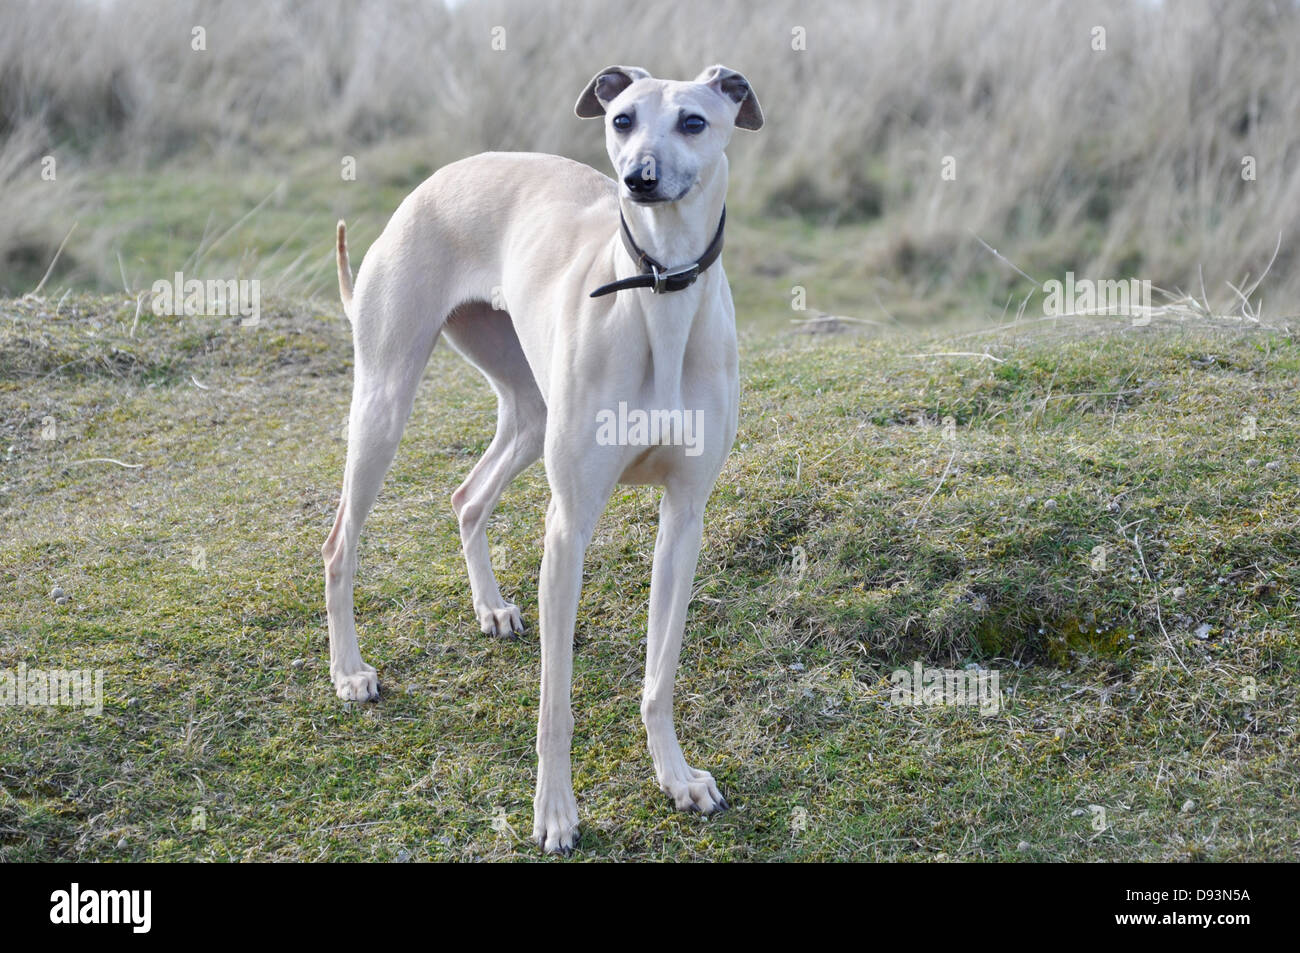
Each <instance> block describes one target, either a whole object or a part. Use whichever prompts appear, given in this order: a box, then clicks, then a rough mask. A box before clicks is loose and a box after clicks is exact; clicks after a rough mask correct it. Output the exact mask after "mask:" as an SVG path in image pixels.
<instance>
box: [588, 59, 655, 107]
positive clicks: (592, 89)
mask: <svg viewBox="0 0 1300 953" xmlns="http://www.w3.org/2000/svg"><path fill="white" fill-rule="evenodd" d="M649 78H650V74H649V73H647V72H646V71H645V70H643V69H641V67H639V66H606V67H605V68H604V69H603V70H601V71H600V72H599V73H597V74H596V75H595V76H593V77H592V78H591V82H590V83H588V84H587V88H586V89H584V90H583V91H582V95H581V96H579V97H578V102H577V103H576V104H575V105H574V107H573V111H574V112H575V113H577V114H578V118H579V119H595V118H596V117H597V116H603V115H605V107H606V106H607V105H608V104H609V103H610V102H611V101H613V100H614V99H615V97H617V96H618V94H619V93H621V92H623V90H625V89H627V88H628V87H629V86H631V85H632V84H633V83H635V82H636V81H637V80H638V79H649Z"/></svg>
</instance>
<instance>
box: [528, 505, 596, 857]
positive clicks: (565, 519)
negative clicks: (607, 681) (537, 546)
mask: <svg viewBox="0 0 1300 953" xmlns="http://www.w3.org/2000/svg"><path fill="white" fill-rule="evenodd" d="M591 503H592V501H591V500H589V499H588V500H585V501H579V500H564V499H561V498H560V497H559V496H558V495H553V496H552V497H551V504H550V506H549V508H548V509H547V511H546V542H545V544H544V549H543V552H542V571H541V578H540V580H539V582H538V587H537V603H538V614H539V616H540V622H541V636H542V692H541V694H542V697H541V707H540V711H539V713H538V718H537V794H536V796H535V797H534V798H533V839H534V840H535V841H536V842H537V843H538V845H539V846H541V847H543V848H544V849H545V850H547V851H548V852H550V853H559V854H564V855H566V856H567V855H568V854H569V853H570V852H571V851H572V850H573V848H574V846H575V845H576V844H577V842H578V802H577V800H576V799H575V798H574V795H573V776H572V772H571V767H570V745H571V742H572V740H573V711H572V709H571V707H570V689H571V685H572V681H573V627H574V624H575V621H576V619H577V615H578V596H579V594H580V592H581V589H582V560H583V556H584V555H585V553H586V551H587V543H588V542H590V540H591V534H592V532H593V530H594V529H595V524H596V516H597V515H599V512H600V510H599V508H598V507H596V508H594V512H591V511H592V510H593V507H592V505H591Z"/></svg>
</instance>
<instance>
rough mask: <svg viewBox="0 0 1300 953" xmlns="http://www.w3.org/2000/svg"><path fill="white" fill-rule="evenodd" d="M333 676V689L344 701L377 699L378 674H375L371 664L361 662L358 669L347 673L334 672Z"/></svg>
mask: <svg viewBox="0 0 1300 953" xmlns="http://www.w3.org/2000/svg"><path fill="white" fill-rule="evenodd" d="M333 678H334V691H335V692H337V693H338V696H339V698H341V699H343V700H344V701H345V702H373V701H379V676H378V675H376V674H375V670H374V667H373V666H370V665H367V664H366V663H365V662H362V663H361V670H360V671H358V672H351V673H348V674H343V673H341V672H336V673H335V674H334V676H333Z"/></svg>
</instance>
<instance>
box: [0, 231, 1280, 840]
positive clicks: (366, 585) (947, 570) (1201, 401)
mask: <svg viewBox="0 0 1300 953" xmlns="http://www.w3.org/2000/svg"><path fill="white" fill-rule="evenodd" d="M185 242H190V247H192V244H193V243H192V242H191V241H190V238H189V237H187V238H186V239H185ZM185 242H182V245H184V244H185ZM56 300H57V299H56V298H53V297H52V298H51V299H50V300H48V301H46V302H44V303H40V302H31V301H28V302H16V301H10V302H5V303H3V304H2V305H0V438H2V439H0V454H3V459H4V464H3V466H4V469H3V477H2V478H0V525H2V526H3V527H4V532H3V533H0V590H2V592H3V596H2V597H0V670H3V669H14V668H16V667H17V666H18V665H19V664H20V663H25V664H26V665H27V666H28V667H31V668H36V667H43V668H72V669H85V668H90V669H95V668H102V669H103V670H104V672H105V693H106V699H105V710H104V713H103V715H102V716H101V717H99V718H95V717H87V716H85V715H83V714H82V713H80V712H75V711H68V710H59V709H54V710H46V709H34V708H23V709H20V708H0V722H2V724H0V727H2V728H3V735H2V736H0V860H9V861H17V860H51V859H93V860H208V859H212V860H238V859H257V860H273V859H285V860H315V859H330V860H343V859H348V860H363V859H376V860H395V859H407V858H409V859H412V860H424V859H436V860H445V859H470V858H483V859H516V858H517V859H528V860H531V859H536V858H538V857H539V854H538V853H537V852H536V850H535V849H534V848H532V847H531V846H530V845H528V844H527V843H525V841H524V838H525V837H526V835H527V834H528V833H529V832H530V831H531V798H532V790H533V783H534V779H535V770H536V759H535V755H534V753H533V731H534V725H535V718H536V706H537V676H538V665H539V656H538V650H537V644H536V640H535V626H536V618H537V613H536V607H537V600H536V578H537V571H538V565H539V562H540V557H541V538H542V515H543V512H544V508H545V501H546V496H547V494H546V484H545V478H544V473H543V471H542V469H541V467H540V466H535V467H533V468H532V469H530V470H529V471H527V472H526V473H525V474H524V475H523V476H522V477H521V478H520V479H519V480H518V481H517V482H516V483H515V485H514V486H513V487H512V488H511V490H510V491H509V492H508V494H507V496H506V498H505V500H504V501H503V503H502V505H501V507H500V509H499V510H498V512H497V515H496V516H495V518H494V520H493V523H492V526H491V530H490V535H491V541H492V544H493V547H494V553H495V554H496V559H497V563H498V576H499V578H500V580H501V585H502V589H503V591H504V592H505V593H507V595H508V596H513V597H514V598H515V599H516V600H517V601H518V602H519V604H520V606H521V608H522V610H523V613H524V617H525V621H526V622H527V623H528V624H529V626H530V634H529V635H528V636H526V637H525V638H523V639H521V640H519V641H504V640H494V639H491V638H488V637H486V636H483V635H482V634H480V633H479V632H478V629H477V625H475V623H474V620H473V615H472V612H471V609H470V599H469V587H468V582H467V580H466V578H465V573H464V567H463V563H462V562H461V557H460V553H459V540H458V534H457V531H456V525H455V521H454V518H453V516H452V513H451V507H450V504H449V496H450V494H451V492H452V490H453V489H454V488H455V487H456V485H457V484H458V483H459V481H460V480H461V479H462V478H463V476H464V474H465V473H466V472H467V471H468V470H469V468H470V467H471V466H472V465H473V462H474V461H475V460H476V458H477V456H478V454H480V453H481V452H482V451H483V449H485V447H486V445H487V441H488V439H489V438H490V436H491V431H492V426H493V421H494V416H495V410H494V405H493V401H492V398H491V394H490V391H489V390H488V388H487V387H486V385H484V384H483V383H482V382H480V381H479V380H478V379H477V378H476V376H475V375H474V372H473V371H472V370H471V369H469V368H468V367H467V366H465V365H463V364H462V363H461V362H460V361H459V360H458V359H457V358H455V357H454V355H452V354H451V353H450V352H449V351H447V350H446V349H442V348H440V349H439V350H438V351H437V352H436V354H435V356H434V359H433V362H432V364H431V368H430V371H429V373H428V374H427V375H426V379H425V381H424V384H423V386H422V388H421V391H420V394H419V397H418V399H417V403H416V409H415V413H414V415H413V417H412V421H411V424H410V427H409V429H408V431H407V434H406V438H405V440H404V442H403V445H402V449H401V451H400V453H399V457H398V460H397V463H396V464H395V466H394V469H393V472H392V474H391V475H390V477H389V480H388V483H387V484H386V487H385V490H384V493H383V494H382V495H381V498H380V501H379V504H378V506H377V507H376V510H375V512H374V514H373V515H372V517H371V519H370V521H369V523H368V524H367V530H366V534H365V536H364V537H363V541H362V545H361V552H360V566H361V571H360V578H359V583H358V589H357V610H358V617H359V622H360V626H359V628H360V632H361V643H362V651H363V653H364V654H365V656H366V658H367V659H368V660H369V661H370V662H371V663H373V664H374V665H376V667H377V668H378V669H379V672H380V677H381V681H382V684H383V689H384V696H383V698H382V700H381V701H380V702H379V704H377V705H344V704H342V703H340V702H339V701H338V700H337V699H336V698H335V696H334V693H333V691H332V689H331V687H330V685H329V679H328V671H327V669H328V649H327V644H326V636H325V618H324V603H323V596H322V583H321V572H320V559H319V547H320V543H321V542H322V540H323V538H324V536H325V534H326V532H327V531H328V529H329V526H330V524H331V520H332V517H333V509H334V506H335V502H336V496H337V492H338V487H339V482H340V477H341V471H342V464H343V458H344V452H345V448H344V443H343V440H342V426H343V422H344V416H345V413H346V408H347V401H348V397H349V388H350V383H351V378H350V363H351V355H350V347H349V341H348V336H347V329H346V326H345V324H344V323H343V322H342V320H341V319H339V318H337V317H335V316H333V315H329V316H326V315H322V314H319V313H316V312H314V311H312V310H310V309H303V308H299V307H290V308H275V307H272V308H266V309H265V312H264V315H263V325H262V326H261V327H259V328H257V329H255V330H250V329H241V328H239V327H237V326H235V325H233V324H231V323H229V322H224V321H221V320H218V319H211V318H191V319H184V320H174V319H162V318H155V317H153V316H152V315H150V314H149V313H147V310H146V313H145V314H143V315H142V316H141V317H140V320H139V325H138V327H137V328H136V332H135V335H134V336H131V335H130V333H129V328H130V327H131V324H132V320H133V318H134V314H135V303H134V300H133V299H130V298H127V297H125V296H119V297H116V298H113V297H105V298H95V297H85V296H79V295H70V296H69V297H68V298H67V299H65V300H64V301H63V303H62V305H61V306H60V307H59V308H58V309H57V313H55V305H54V302H55V301H56ZM264 307H265V303H264ZM1035 327H1036V328H1037V330H1033V331H1028V330H1025V329H1017V330H1015V331H1009V332H1001V333H994V332H991V331H989V332H985V333H983V334H981V335H979V336H977V337H974V338H971V337H966V338H960V339H948V340H945V339H943V338H941V337H939V336H937V335H931V336H928V337H924V338H903V337H901V336H886V337H879V336H876V337H870V336H863V337H846V336H833V335H823V336H812V337H808V336H774V335H768V336H756V335H746V336H745V339H744V342H743V345H742V374H743V393H744V403H743V406H742V411H741V426H740V434H739V436H738V438H737V445H736V450H735V451H734V452H733V454H732V457H731V459H730V461H729V463H728V466H727V468H726V470H725V472H724V474H723V476H722V478H721V480H720V481H719V484H718V488H717V490H716V492H715V494H714V498H713V500H712V502H711V505H710V509H709V511H708V516H707V519H706V530H705V540H704V549H703V553H702V556H701V561H700V568H699V572H698V575H697V580H696V599H695V601H694V602H693V604H692V609H691V614H690V617H689V621H688V633H687V638H686V642H685V646H684V649H683V653H682V665H681V671H680V675H679V679H678V691H677V710H678V723H679V731H680V734H681V737H682V739H683V744H684V747H685V749H686V752H687V757H688V759H689V760H691V761H692V763H694V764H697V765H699V766H702V767H707V768H709V769H710V770H712V771H713V772H714V774H715V775H716V777H717V778H718V781H719V784H720V787H721V789H722V790H723V792H724V793H725V795H726V796H727V798H728V800H729V801H730V802H731V804H732V805H733V807H732V809H731V810H730V811H728V812H726V813H724V814H722V815H720V816H718V817H716V818H712V819H703V818H699V817H697V816H689V815H683V814H678V813H675V812H673V811H672V810H670V808H669V806H668V805H667V803H666V801H665V799H664V797H663V796H662V795H661V794H660V793H659V791H658V789H657V786H656V785H655V783H654V778H653V774H652V771H651V766H650V761H649V757H648V755H647V753H646V751H645V747H644V733H643V731H642V729H641V727H640V723H639V713H638V705H639V690H640V679H641V673H642V665H643V655H644V646H643V645H642V644H641V640H642V638H643V633H644V628H645V622H646V618H645V616H646V599H647V596H648V592H649V568H650V557H651V552H652V547H653V542H654V533H655V512H656V501H657V492H656V491H655V490H653V489H650V488H620V489H619V490H618V491H617V492H616V493H615V496H614V498H613V500H612V501H611V504H610V507H609V510H608V511H607V513H606V515H605V516H604V518H603V519H602V521H601V523H600V526H599V528H598V531H597V535H596V538H595V540H594V542H593V544H592V547H591V550H590V552H589V554H588V559H587V567H586V583H585V587H584V591H583V597H582V604H581V609H580V613H579V622H578V629H577V647H576V652H575V677H574V711H575V716H576V720H577V727H576V733H575V739H574V782H575V786H576V789H577V793H578V799H579V806H580V810H581V813H582V819H583V828H584V838H583V842H582V847H581V850H580V851H579V853H578V855H577V856H579V857H582V858H594V859H688V858H698V859H714V860H723V859H733V860H734V859H764V860H767V859H804V860H821V859H833V858H834V859H849V858H864V859H881V860H936V859H944V858H948V859H962V860H998V859H1007V860H1010V859H1027V860H1170V859H1173V860H1246V859H1273V860H1284V859H1294V857H1295V856H1296V851H1297V849H1298V848H1300V817H1298V815H1300V811H1298V810H1297V803H1300V802H1298V800H1297V793H1298V792H1297V785H1298V783H1300V782H1297V777H1300V772H1298V771H1297V768H1298V766H1300V764H1298V762H1300V758H1298V757H1297V755H1298V752H1297V740H1296V723H1297V713H1298V709H1297V702H1296V689H1295V673H1296V671H1297V668H1298V667H1300V635H1298V630H1300V625H1298V624H1297V610H1296V597H1297V591H1298V590H1300V568H1297V567H1298V566H1300V531H1298V528H1297V513H1300V506H1298V505H1297V502H1298V501H1297V490H1296V476H1297V463H1296V461H1297V460H1298V459H1300V452H1298V449H1300V435H1297V425H1296V422H1297V420H1300V396H1298V395H1297V392H1296V388H1295V381H1296V379H1297V375H1300V344H1298V343H1297V340H1296V339H1295V337H1293V336H1292V335H1291V334H1289V333H1286V332H1278V331H1259V332H1254V333H1242V332H1240V331H1234V332H1232V333H1227V332H1224V331H1219V330H1215V329H1212V328H1208V327H1193V326H1191V325H1187V324H1183V325H1178V324H1169V325H1158V326H1152V327H1147V328H1110V329H1105V328H1103V327H1101V326H1092V327H1083V326H1072V327H1071V328H1070V329H1069V330H1068V331H1067V330H1066V329H1064V328H1054V329H1052V330H1046V329H1044V328H1043V327H1042V326H1041V325H1040V326H1035ZM939 351H962V352H965V351H973V352H980V351H984V352H986V353H988V354H989V355H990V356H991V358H997V360H994V359H991V358H989V359H982V358H979V357H969V356H957V357H936V356H923V355H926V354H927V353H929V354H933V352H939ZM198 385H202V386H198ZM46 418H52V419H53V424H54V431H53V439H44V438H43V436H42V430H43V429H44V430H45V431H46V432H47V433H48V432H49V430H48V421H47V420H46ZM945 418H951V420H950V421H949V424H948V425H947V426H946V427H945ZM1247 418H1253V419H1254V422H1255V427H1254V430H1253V431H1252V430H1251V429H1250V427H1249V421H1248V420H1247ZM104 457H107V458H114V459H116V460H119V461H122V462H123V463H128V464H143V466H142V467H141V468H140V469H126V468H123V467H120V466H118V465H116V464H113V463H103V462H91V463H87V462H82V461H86V460H92V459H94V458H104ZM1097 547H1105V550H1104V551H1105V554H1106V562H1105V568H1104V569H1102V568H1094V566H1093V562H1094V559H1095V554H1096V553H1097V552H1099V550H1098V549H1097ZM796 553H801V554H802V556H801V557H797V556H796ZM199 557H202V558H199ZM800 566H804V568H802V569H800V568H799V567H800ZM196 567H197V568H196ZM55 585H58V586H60V587H62V588H63V589H64V590H65V591H66V592H67V594H68V596H69V597H70V601H68V602H67V603H66V604H63V605H58V604H55V603H54V602H53V601H52V600H51V598H50V590H51V589H52V587H54V586H55ZM1206 625H1208V626H1209V629H1208V631H1206V630H1205V629H1204V626H1206ZM1198 630H1199V631H1200V633H1201V635H1202V636H1204V637H1198V635H1197V632H1198ZM916 659H922V660H925V661H926V662H927V664H930V665H936V666H953V667H957V666H963V665H967V664H979V665H981V666H984V667H987V668H992V669H995V670H997V671H999V672H1000V674H1001V680H1002V687H1003V689H1004V691H1006V692H1007V697H1006V700H1005V706H1004V708H1003V710H1002V711H1001V712H999V713H998V714H996V715H992V716H988V717H982V716H981V715H980V714H979V713H978V711H977V710H975V709H971V708H964V707H918V708H910V707H909V708H900V707H898V706H891V705H889V704H888V701H889V696H890V682H889V674H890V672H891V671H892V670H893V669H895V668H897V667H909V666H910V665H911V664H912V662H913V661H914V660H916ZM295 660H301V662H302V664H301V665H300V666H298V667H295V666H294V664H293V663H294V662H295ZM1098 808H1100V809H1104V819H1105V826H1104V829H1103V830H1097V829H1095V826H1094V825H1095V823H1096V818H1098V817H1099V816H1100V815H1099V813H1098V810H1097V809H1098ZM196 811H201V812H202V817H203V819H204V821H205V823H204V825H203V826H202V829H196V824H195V821H194V818H195V817H196ZM499 818H504V823H503V822H501V821H500V820H498V819H499ZM795 827H802V828H803V829H800V830H794V829H792V828H795Z"/></svg>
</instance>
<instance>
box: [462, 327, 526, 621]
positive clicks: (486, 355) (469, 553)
mask: <svg viewBox="0 0 1300 953" xmlns="http://www.w3.org/2000/svg"><path fill="white" fill-rule="evenodd" d="M445 334H446V336H447V341H448V343H449V344H451V346H452V347H453V348H455V349H456V350H457V351H458V352H459V353H460V354H461V355H462V356H464V357H465V359H466V360H468V361H469V362H470V363H471V364H473V365H474V366H475V367H477V368H478V369H479V370H480V371H482V372H483V375H484V376H485V377H486V378H487V379H488V381H489V382H490V383H491V385H492V389H493V390H494V391H496V394H497V432H496V436H495V437H493V439H492V443H491V444H490V445H489V446H488V448H487V452H486V453H484V454H483V457H482V459H480V460H479V462H478V463H477V464H476V465H475V466H474V469H473V470H471V471H470V474H469V476H468V477H466V478H465V482H464V483H462V484H461V485H460V487H459V488H458V489H457V490H456V492H455V493H453V494H452V497H451V505H452V508H453V509H454V510H455V511H456V516H457V518H458V519H459V520H460V539H461V545H462V547H463V548H464V551H465V567H466V569H467V570H468V572H469V583H470V589H471V590H472V592H473V599H474V614H475V615H476V616H477V617H478V623H479V627H480V628H481V629H482V630H483V631H484V632H485V633H487V634H488V635H499V636H508V635H511V634H513V633H517V632H522V631H523V628H524V625H523V619H522V617H521V616H520V614H519V608H518V606H515V605H513V604H511V603H509V602H506V601H505V599H504V598H502V596H501V590H500V588H499V587H498V586H497V580H496V575H495V574H494V573H493V571H492V556H491V551H490V549H489V547H488V540H487V532H486V528H487V522H488V519H489V517H491V515H492V511H493V510H494V509H495V508H496V505H497V502H498V501H499V500H500V499H501V494H502V492H503V491H504V490H505V488H506V487H507V486H508V485H509V484H510V481H511V480H513V479H514V478H515V477H516V476H518V475H519V474H520V473H521V472H522V471H523V470H525V469H526V468H527V467H528V466H529V464H531V463H533V462H534V461H535V460H537V459H538V458H539V457H540V456H541V455H542V448H543V444H544V441H545V438H546V404H545V402H544V401H543V400H542V395H541V392H540V391H539V390H538V388H537V383H536V381H535V380H534V378H533V372H532V370H531V369H530V368H529V366H528V361H527V360H526V359H525V358H524V352H523V349H522V348H521V347H520V345H519V338H518V336H517V335H516V334H515V331H514V327H513V325H512V324H511V321H510V315H509V314H507V313H506V312H504V311H494V310H492V309H491V308H490V307H489V306H488V305H487V304H483V303H476V304H474V305H471V306H465V307H462V308H459V309H457V311H456V312H455V313H453V314H452V316H451V317H450V318H449V319H448V321H447V324H446V327H445Z"/></svg>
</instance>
